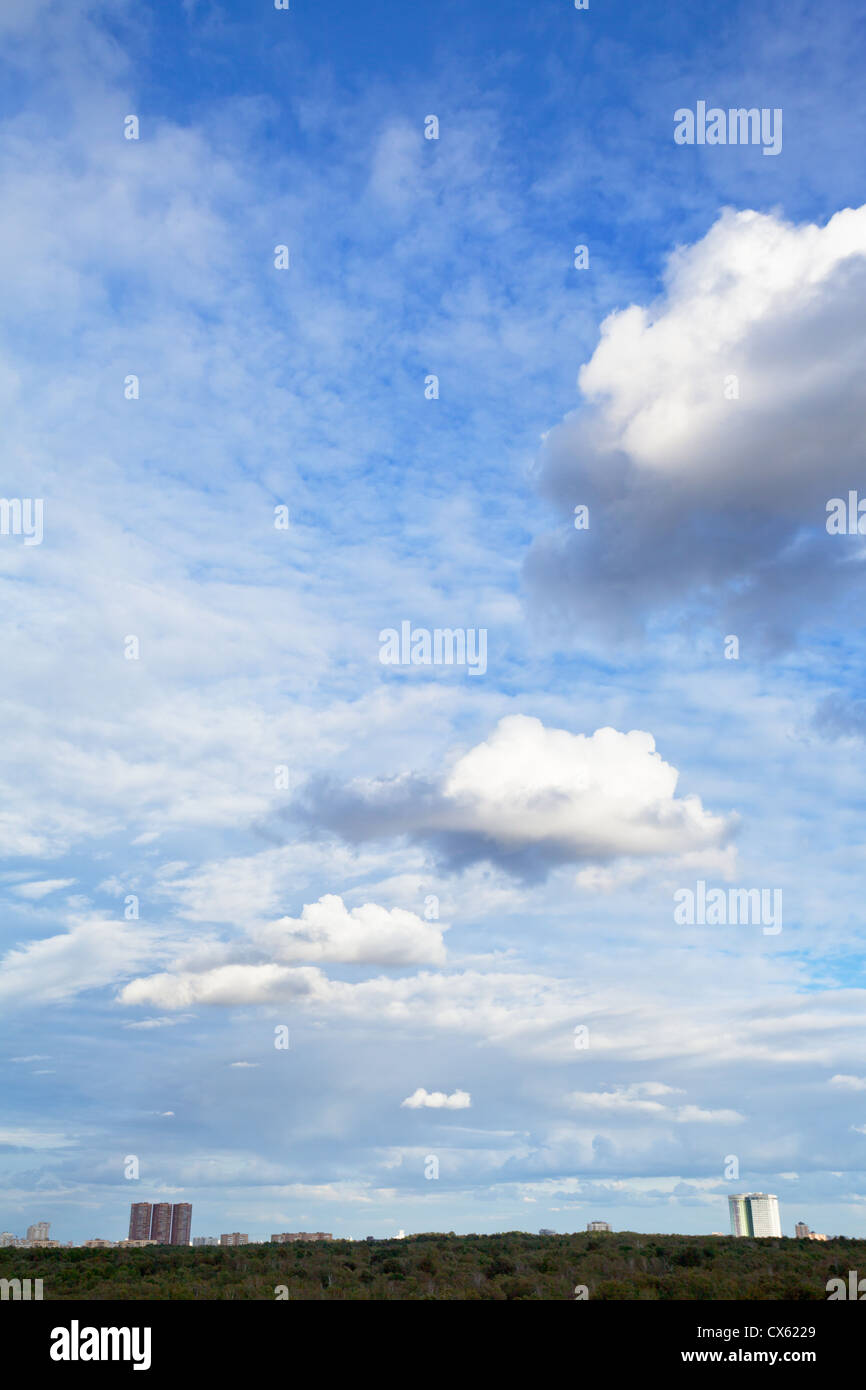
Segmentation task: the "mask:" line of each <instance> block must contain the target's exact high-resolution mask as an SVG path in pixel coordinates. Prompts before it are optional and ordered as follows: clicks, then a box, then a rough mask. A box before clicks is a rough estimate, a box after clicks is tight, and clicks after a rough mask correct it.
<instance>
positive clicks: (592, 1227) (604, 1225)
mask: <svg viewBox="0 0 866 1390" xmlns="http://www.w3.org/2000/svg"><path fill="white" fill-rule="evenodd" d="M586 1229H587V1230H588V1231H611V1230H613V1227H612V1226H611V1225H610V1222H608V1221H587V1223H586Z"/></svg>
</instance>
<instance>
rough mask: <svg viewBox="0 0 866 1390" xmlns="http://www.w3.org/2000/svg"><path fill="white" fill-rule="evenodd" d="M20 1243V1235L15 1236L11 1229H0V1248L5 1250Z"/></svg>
mask: <svg viewBox="0 0 866 1390" xmlns="http://www.w3.org/2000/svg"><path fill="white" fill-rule="evenodd" d="M17 1244H18V1237H17V1236H13V1234H12V1232H11V1231H0V1250H5V1249H7V1248H8V1247H9V1246H15V1245H17Z"/></svg>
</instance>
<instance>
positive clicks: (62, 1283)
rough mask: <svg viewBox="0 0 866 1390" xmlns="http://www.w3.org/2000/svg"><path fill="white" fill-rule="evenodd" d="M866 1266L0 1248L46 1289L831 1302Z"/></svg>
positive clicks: (317, 1247) (423, 1252) (851, 1253)
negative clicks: (832, 1291) (832, 1282)
mask: <svg viewBox="0 0 866 1390" xmlns="http://www.w3.org/2000/svg"><path fill="white" fill-rule="evenodd" d="M850 1270H857V1271H858V1272H859V1274H860V1276H861V1277H863V1276H866V1241H864V1240H851V1239H846V1238H844V1237H840V1238H838V1239H835V1240H831V1241H828V1242H826V1243H824V1242H818V1241H809V1240H790V1239H785V1238H782V1239H775V1238H772V1239H765V1240H747V1239H733V1238H732V1237H721V1236H655V1235H640V1234H637V1233H633V1232H629V1231H620V1232H615V1233H612V1234H609V1235H593V1234H580V1235H563V1236H535V1235H527V1234H524V1233H522V1232H509V1233H506V1234H504V1235H495V1236H480V1235H467V1236H455V1235H442V1234H437V1233H431V1234H427V1235H417V1236H409V1237H407V1238H406V1239H404V1240H383V1241H375V1242H366V1241H347V1240H335V1241H329V1242H324V1241H322V1242H319V1241H304V1242H301V1241H299V1242H296V1243H294V1244H291V1245H272V1244H267V1245H251V1246H238V1247H234V1248H226V1249H223V1248H220V1247H213V1246H208V1247H202V1248H198V1249H188V1248H180V1247H177V1246H151V1247H148V1248H145V1249H140V1250H15V1249H4V1250H0V1279H42V1281H43V1298H44V1299H45V1300H55V1301H57V1300H59V1301H63V1300H74V1299H87V1300H95V1301H98V1300H101V1299H157V1300H166V1299H268V1300H273V1299H275V1298H277V1297H278V1296H281V1297H286V1296H288V1298H289V1299H301V1300H327V1299H367V1300H381V1299H413V1300H424V1299H446V1300H453V1299H457V1300H466V1299H487V1300H494V1301H507V1300H518V1301H522V1300H526V1299H529V1300H538V1299H547V1300H550V1299H553V1300H557V1301H560V1300H563V1299H565V1300H573V1299H574V1298H575V1297H576V1294H575V1289H576V1288H577V1287H578V1286H584V1287H585V1288H586V1290H587V1294H588V1297H589V1298H590V1299H604V1300H608V1299H678V1300H692V1299H700V1300H711V1301H715V1300H718V1299H785V1300H797V1301H801V1300H822V1301H823V1300H826V1298H827V1291H826V1284H827V1280H828V1279H831V1278H836V1277H841V1278H843V1279H845V1280H846V1282H847V1279H848V1273H849V1271H850Z"/></svg>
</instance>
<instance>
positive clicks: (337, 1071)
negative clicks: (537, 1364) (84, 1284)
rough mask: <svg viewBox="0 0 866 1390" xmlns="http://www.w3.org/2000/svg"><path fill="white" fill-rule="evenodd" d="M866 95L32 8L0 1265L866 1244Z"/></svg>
mask: <svg viewBox="0 0 866 1390" xmlns="http://www.w3.org/2000/svg"><path fill="white" fill-rule="evenodd" d="M864 58H866V19H864V17H863V15H862V12H861V11H860V9H859V7H858V6H856V5H854V4H852V3H848V0H844V3H843V2H841V0H840V3H838V4H835V5H833V6H831V7H829V8H828V7H819V6H813V5H807V4H805V3H802V2H801V0H794V2H793V3H790V2H789V3H785V4H782V3H778V2H776V3H762V4H761V5H759V6H756V5H754V4H747V3H745V2H744V0H738V2H737V3H725V4H722V3H718V2H717V0H709V3H707V4H704V5H701V6H700V7H686V6H668V5H660V4H653V3H649V2H648V0H627V2H626V0H590V5H589V7H588V8H587V9H585V10H577V9H576V8H575V7H574V6H573V4H571V3H570V0H541V3H537V4H536V3H533V4H531V5H530V4H526V3H523V2H522V0H520V3H518V0H440V2H439V3H437V4H435V5H423V6H422V5H406V4H403V3H398V0H357V3H352V4H347V3H346V2H345V0H315V3H314V2H313V0H291V3H290V8H289V9H287V10H277V9H276V8H275V7H274V6H273V5H272V4H269V3H266V0H255V3H250V2H249V0H229V2H228V3H221V4H217V3H210V2H209V0H181V2H180V3H163V4H150V5H148V4H142V5H136V6H129V5H128V4H124V3H121V2H120V0H102V2H101V3H89V0H67V3H64V4H62V5H58V4H56V3H52V0H33V2H32V3H31V4H29V5H27V6H18V5H13V4H11V3H6V4H4V5H3V6H2V8H0V65H2V70H3V71H2V78H3V80H2V82H0V179H2V186H3V189H4V217H3V219H2V225H0V275H2V303H3V314H2V317H0V406H2V421H3V433H4V437H5V438H4V445H5V447H4V451H3V459H4V467H3V481H2V491H3V496H4V498H5V499H6V500H7V501H10V503H11V501H12V500H14V499H18V500H19V501H20V502H21V503H22V511H21V514H20V515H21V518H22V519H21V524H20V525H16V524H15V512H14V509H13V508H11V506H10V508H7V509H6V512H5V513H4V514H3V515H5V521H3V517H2V516H0V521H2V523H3V524H2V529H3V534H0V592H2V604H0V621H2V624H3V636H2V647H3V653H4V658H5V659H4V662H3V675H2V679H0V701H2V716H3V731H4V736H3V739H2V743H0V904H2V915H0V922H2V942H0V945H2V955H0V1011H2V1012H0V1017H2V1023H0V1056H2V1057H3V1062H4V1065H3V1068H2V1077H3V1105H2V1119H0V1166H2V1179H0V1183H2V1186H0V1227H2V1228H3V1229H5V1230H9V1231H12V1232H14V1233H16V1234H17V1235H19V1236H21V1235H23V1234H24V1230H25V1227H26V1226H27V1225H28V1224H30V1223H31V1222H34V1221H37V1220H47V1221H50V1222H51V1234H52V1236H53V1237H55V1238H57V1239H60V1240H63V1241H67V1240H72V1241H81V1240H85V1239H88V1238H91V1237H96V1236H101V1237H103V1238H106V1239H121V1238H123V1237H124V1236H125V1235H126V1233H127V1223H128V1211H129V1204H130V1203H131V1202H133V1201H188V1202H192V1204H193V1220H192V1233H193V1235H194V1236H195V1235H219V1234H220V1233H221V1232H224V1231H241V1232H247V1233H249V1234H250V1235H251V1236H253V1237H256V1238H267V1237H268V1236H269V1235H270V1234H271V1233H273V1232H280V1231H300V1230H308V1231H330V1232H333V1233H334V1234H335V1235H341V1236H347V1237H351V1238H362V1237H364V1236H366V1235H375V1236H380V1237H386V1236H393V1235H396V1234H397V1232H398V1231H400V1230H405V1231H406V1232H407V1233H409V1232H415V1231H452V1230H453V1231H456V1232H495V1231H505V1230H529V1231H534V1230H538V1229H540V1228H542V1227H544V1228H549V1229H553V1230H557V1231H575V1230H582V1229H583V1228H584V1227H585V1225H586V1223H587V1222H588V1221H590V1220H607V1221H609V1222H610V1223H611V1224H612V1225H613V1226H614V1227H616V1228H619V1229H628V1230H635V1231H657V1232H673V1231H678V1232H686V1233H704V1232H707V1233H708V1232H711V1231H723V1232H725V1231H727V1230H728V1229H729V1224H728V1215H727V1201H726V1199H727V1197H728V1196H729V1195H730V1194H731V1193H734V1192H752V1191H760V1192H773V1193H776V1194H777V1195H778V1197H779V1201H780V1207H781V1216H782V1230H783V1232H784V1233H785V1234H788V1235H793V1228H794V1223H795V1222H796V1221H799V1220H805V1221H807V1222H808V1223H809V1225H811V1226H812V1228H813V1229H815V1230H818V1231H827V1232H829V1233H830V1234H835V1233H841V1234H847V1235H859V1236H863V1235H866V1055H864V1045H863V1044H864V1029H863V1019H864V1004H866V990H864V980H863V954H864V940H866V938H864V932H863V912H862V888H861V884H862V868H863V858H864V847H866V845H864V831H863V817H862V812H863V806H864V780H863V766H864V761H866V699H864V696H863V693H862V692H863V684H864V682H863V676H864V656H866V645H864V636H863V624H862V613H863V603H864V597H866V587H864V582H863V564H864V559H866V549H864V541H863V538H862V536H861V535H860V533H859V532H858V530H857V504H858V496H857V495H855V497H854V499H853V515H854V522H853V525H852V526H850V527H849V526H848V525H847V524H846V525H844V527H843V528H842V530H843V533H841V534H837V533H836V532H837V530H838V527H837V528H836V529H833V528H832V527H831V525H830V513H828V503H831V502H832V499H834V498H839V499H842V500H843V501H844V503H845V506H846V516H847V507H848V499H849V493H854V494H857V490H858V488H859V489H860V490H861V491H862V493H863V495H864V498H866V474H864V468H863V459H864V446H866V385H864V383H866V341H864V338H863V334H862V323H863V321H864V308H866V206H862V205H864V204H866V193H864V187H863V179H862V175H861V173H860V169H861V165H862V161H861V160H860V158H859V155H860V152H861V149H862V147H863V143H864V139H866V93H864V90H863V84H862V71H863V65H864ZM701 101H703V102H706V103H707V105H708V106H709V107H711V108H712V107H718V108H721V109H722V110H723V111H724V110H727V109H729V108H753V107H754V108H758V109H760V110H766V111H767V112H768V113H773V112H775V113H779V112H781V113H782V124H781V125H780V126H779V131H780V133H781V137H782V139H781V148H780V149H779V150H778V151H777V152H776V153H772V154H769V153H765V149H764V146H763V145H762V144H760V143H756V144H739V143H726V144H724V145H722V144H712V143H709V144H708V143H704V144H697V143H695V144H680V143H677V141H676V140H675V139H674V132H675V128H676V122H675V113H676V112H677V111H678V110H682V109H690V110H695V111H696V110H697V103H698V102H701ZM131 118H135V119H134V120H131ZM434 118H435V119H434ZM776 119H777V121H778V119H779V118H778V116H777V117H776ZM581 247H582V248H583V251H582V252H579V251H578V249H577V248H581ZM25 504H26V505H25ZM37 504H38V505H37ZM28 507H29V508H30V510H29V512H28ZM864 511H866V508H864ZM28 515H29V516H30V518H31V521H32V525H30V527H29V529H28V526H27V525H26V519H27V517H28ZM37 515H39V516H40V518H41V520H40V523H39V526H38V527H37V526H36V523H35V521H34V520H33V518H35V517H36V516H37ZM849 530H850V532H851V533H850V534H849ZM864 530H866V521H864ZM404 624H408V628H406V629H404V626H403V625H404ZM437 629H438V630H440V632H442V631H445V630H448V631H449V632H450V633H451V634H452V636H451V637H449V638H448V639H447V641H448V642H451V641H453V642H455V644H456V643H457V638H455V637H454V636H453V634H455V633H457V634H459V638H460V640H461V641H463V640H465V641H466V643H467V648H466V658H467V659H465V660H463V661H462V662H461V661H460V660H455V661H453V662H451V663H448V662H446V661H444V660H439V661H435V660H433V659H432V657H433V656H434V655H435V654H436V649H435V643H434V634H435V632H436V630H437ZM404 631H406V632H408V634H409V636H408V640H404V638H403V637H402V634H403V632H404ZM413 634H414V636H413ZM445 641H446V639H442V640H441V642H440V651H439V655H440V657H441V656H442V655H443V654H444V651H445V650H446V647H445V645H444V643H445ZM428 643H429V651H428V652H427V654H428V655H430V656H431V659H430V661H429V662H426V661H421V660H416V661H414V662H413V661H412V660H411V656H412V651H413V650H414V652H415V654H416V657H419V658H420V657H424V656H425V651H426V650H427V644H428ZM389 653H390V658H391V659H389ZM455 655H456V657H457V658H459V657H460V656H461V652H460V648H459V645H455ZM699 884H703V885H705V888H704V889H699V887H698V885H699ZM745 890H757V895H758V896H757V898H752V899H749V900H748V901H749V903H750V904H754V903H755V902H757V901H760V906H761V911H760V914H759V913H758V912H757V911H754V912H751V913H747V912H744V911H742V910H741V906H742V903H743V901H744V899H743V898H741V897H740V896H739V894H740V893H743V892H744V891H745ZM713 892H715V895H716V896H715V898H714V899H713V901H715V902H716V903H718V902H719V901H721V900H722V899H723V900H724V902H725V905H726V911H725V913H724V915H722V914H721V913H719V912H715V913H713V912H712V911H707V912H705V913H703V914H702V913H701V912H700V910H699V906H698V907H696V911H695V913H694V914H692V917H693V920H691V921H690V920H688V915H689V914H688V912H687V910H684V909H683V908H682V905H683V904H684V903H685V904H688V902H689V901H690V899H689V895H690V894H691V895H693V901H694V902H695V903H696V904H699V903H700V902H701V901H704V900H705V898H706V895H709V894H711V893H713ZM731 893H733V894H734V895H736V896H735V897H733V898H732V897H731V896H730V894H731ZM702 894H704V897H703V898H702V897H701V895H702ZM761 895H763V896H761ZM732 905H734V906H735V907H736V910H733V907H732ZM729 908H730V909H731V910H730V911H729V910H728V909H729ZM731 919H733V920H731Z"/></svg>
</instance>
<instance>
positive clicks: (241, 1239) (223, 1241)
mask: <svg viewBox="0 0 866 1390" xmlns="http://www.w3.org/2000/svg"><path fill="white" fill-rule="evenodd" d="M249 1243H250V1238H249V1236H248V1235H241V1233H240V1231H230V1232H229V1234H228V1235H221V1236H220V1245H249Z"/></svg>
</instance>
